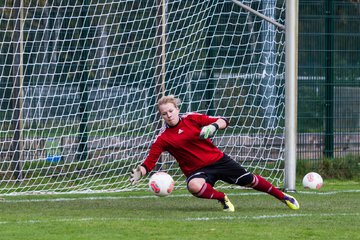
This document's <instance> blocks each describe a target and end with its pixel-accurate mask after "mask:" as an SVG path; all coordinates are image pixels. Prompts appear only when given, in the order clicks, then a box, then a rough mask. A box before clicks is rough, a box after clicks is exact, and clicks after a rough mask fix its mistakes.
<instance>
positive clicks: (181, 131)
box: [130, 95, 299, 212]
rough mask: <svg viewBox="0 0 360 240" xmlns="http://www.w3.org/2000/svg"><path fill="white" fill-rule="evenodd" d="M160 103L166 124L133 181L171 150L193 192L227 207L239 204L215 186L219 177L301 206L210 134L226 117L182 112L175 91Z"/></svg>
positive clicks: (135, 181) (135, 173)
mask: <svg viewBox="0 0 360 240" xmlns="http://www.w3.org/2000/svg"><path fill="white" fill-rule="evenodd" d="M157 107H158V110H159V113H160V114H161V116H162V118H163V119H164V121H165V126H164V127H163V128H162V129H161V131H160V133H159V135H158V136H157V137H156V139H155V141H154V142H153V144H152V145H151V148H150V151H149V153H148V155H147V157H146V159H145V160H144V162H143V163H142V164H140V165H138V166H137V167H136V168H135V169H133V171H132V173H131V178H130V181H131V183H132V184H135V183H137V182H138V181H139V180H140V178H141V177H142V176H145V175H146V174H147V173H148V172H150V171H151V170H152V169H153V168H154V167H155V165H156V162H157V161H158V159H159V157H160V155H161V154H162V152H164V151H167V152H169V153H170V154H171V155H172V156H173V157H174V158H175V159H176V161H177V162H178V164H179V167H180V169H181V170H182V172H183V173H184V175H185V176H186V178H187V179H186V182H187V188H188V190H189V192H190V193H191V194H193V195H194V196H196V197H198V198H206V199H215V200H218V201H219V202H220V203H221V204H222V207H223V209H224V211H229V212H233V211H235V208H234V205H233V204H232V203H231V202H230V200H229V198H228V196H227V195H226V194H225V193H223V192H220V191H217V190H215V189H214V185H215V183H216V182H217V181H218V180H222V181H224V182H226V183H229V184H236V185H240V186H245V187H251V188H253V189H256V190H258V191H262V192H266V193H268V194H270V195H272V196H274V197H275V198H277V199H279V200H280V201H282V202H284V203H285V204H286V205H287V206H288V207H289V208H291V209H294V210H297V209H299V204H298V202H297V200H296V199H295V198H294V197H292V196H290V195H288V194H285V193H283V192H282V191H280V190H278V189H277V188H276V187H274V186H273V185H272V184H271V183H269V182H268V181H267V180H265V179H264V178H262V177H261V176H259V175H255V174H252V173H250V172H248V171H247V170H246V169H245V168H244V167H242V166H241V165H240V164H239V163H237V162H236V161H234V160H233V159H232V158H230V157H229V156H227V155H226V154H224V153H223V152H222V151H220V150H219V149H218V148H217V147H216V146H215V145H214V144H213V142H212V141H211V140H210V137H212V136H213V135H214V134H215V133H216V131H217V130H221V129H225V128H226V127H227V126H228V121H227V120H226V119H224V118H222V117H212V116H207V115H204V114H199V113H188V114H185V115H182V116H180V115H179V111H180V108H179V107H180V99H178V98H175V97H174V96H173V95H169V96H164V97H162V98H161V99H159V101H158V105H157Z"/></svg>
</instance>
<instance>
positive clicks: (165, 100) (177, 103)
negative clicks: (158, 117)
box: [157, 95, 181, 109]
mask: <svg viewBox="0 0 360 240" xmlns="http://www.w3.org/2000/svg"><path fill="white" fill-rule="evenodd" d="M167 103H172V104H174V106H175V107H177V108H180V105H181V100H180V99H179V98H176V97H175V96H174V95H168V96H162V97H161V98H160V99H159V100H158V102H157V108H158V109H159V106H160V105H163V104H167Z"/></svg>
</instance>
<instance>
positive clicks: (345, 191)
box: [0, 189, 360, 203]
mask: <svg viewBox="0 0 360 240" xmlns="http://www.w3.org/2000/svg"><path fill="white" fill-rule="evenodd" d="M297 193H299V194H310V195H311V194H313V195H334V194H343V193H360V189H356V190H355V189H354V190H339V191H329V192H321V191H297ZM261 194H265V193H262V192H248V193H247V192H241V193H229V194H227V195H229V196H256V195H261ZM173 197H175V198H181V197H193V196H192V195H191V194H190V193H189V194H172V195H170V196H168V197H167V198H173ZM147 198H158V197H156V196H154V195H142V196H89V197H61V198H44V199H42V198H36V196H34V198H32V199H31V198H30V199H16V198H15V199H11V198H6V197H3V198H1V202H3V203H4V202H5V203H6V202H8V203H10V202H11V203H20V202H66V201H80V200H81V201H82V200H90V201H91V200H117V199H147ZM1 202H0V203H1Z"/></svg>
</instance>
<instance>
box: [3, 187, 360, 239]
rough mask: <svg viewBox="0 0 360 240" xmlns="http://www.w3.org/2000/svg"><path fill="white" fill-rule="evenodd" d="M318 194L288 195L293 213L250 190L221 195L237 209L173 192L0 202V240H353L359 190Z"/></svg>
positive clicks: (357, 234)
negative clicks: (227, 209) (295, 206)
mask: <svg viewBox="0 0 360 240" xmlns="http://www.w3.org/2000/svg"><path fill="white" fill-rule="evenodd" d="M325 184H326V185H325V186H324V187H323V188H322V189H321V190H320V191H308V190H306V191H305V190H303V189H302V188H301V187H300V186H298V191H297V192H296V193H294V194H293V195H294V196H296V198H297V199H298V201H299V202H300V206H301V209H300V210H298V211H293V210H290V209H288V208H287V207H286V206H285V205H284V204H282V203H280V202H279V201H277V200H276V199H275V198H273V197H271V196H269V195H266V194H264V193H259V192H256V191H253V190H238V189H232V190H229V189H226V190H224V192H226V193H228V195H229V197H230V199H231V201H232V202H233V203H234V205H235V207H236V211H235V212H234V213H225V212H222V210H221V208H220V204H218V203H217V202H216V201H214V200H204V199H198V198H195V197H193V196H191V195H190V194H189V193H187V192H186V191H182V190H180V191H179V190H177V191H175V192H174V193H173V194H172V195H171V196H169V197H165V198H159V197H155V196H152V195H151V194H150V193H147V192H135V193H134V192H130V193H129V192H127V193H109V194H96V195H95V194H91V195H90V194H82V195H52V196H3V198H4V200H3V201H2V202H0V206H1V207H0V212H1V214H0V239H3V240H8V239H26V240H31V239H37V240H38V239H49V240H50V239H51V240H58V239H71V240H75V239H84V240H85V239H86V240H90V239H103V240H108V239H109V240H110V239H117V240H118V239H219V240H220V239H224V240H229V239H327V240H330V239H360V183H359V182H349V181H347V182H339V181H330V182H329V181H326V182H325Z"/></svg>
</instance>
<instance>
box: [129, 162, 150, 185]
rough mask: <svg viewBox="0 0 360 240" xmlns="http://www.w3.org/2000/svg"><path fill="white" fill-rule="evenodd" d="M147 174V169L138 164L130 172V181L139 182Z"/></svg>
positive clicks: (132, 182)
mask: <svg viewBox="0 0 360 240" xmlns="http://www.w3.org/2000/svg"><path fill="white" fill-rule="evenodd" d="M145 175H146V169H145V168H144V167H143V166H141V165H138V166H137V167H136V168H134V169H133V170H132V171H131V173H130V182H131V184H132V185H134V184H136V183H138V182H139V181H140V179H141V177H142V176H145Z"/></svg>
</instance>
